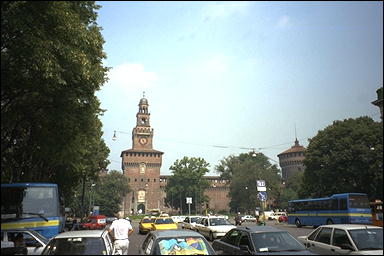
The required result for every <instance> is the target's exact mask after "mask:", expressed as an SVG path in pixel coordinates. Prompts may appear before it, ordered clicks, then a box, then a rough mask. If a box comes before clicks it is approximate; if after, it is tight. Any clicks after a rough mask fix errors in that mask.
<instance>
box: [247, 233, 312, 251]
mask: <svg viewBox="0 0 384 256" xmlns="http://www.w3.org/2000/svg"><path fill="white" fill-rule="evenodd" d="M252 241H253V244H254V246H255V248H256V251H257V252H283V251H302V250H305V247H304V246H303V245H302V244H300V243H299V242H298V241H297V240H296V239H295V238H293V237H292V236H291V235H290V234H289V233H288V232H264V233H252Z"/></svg>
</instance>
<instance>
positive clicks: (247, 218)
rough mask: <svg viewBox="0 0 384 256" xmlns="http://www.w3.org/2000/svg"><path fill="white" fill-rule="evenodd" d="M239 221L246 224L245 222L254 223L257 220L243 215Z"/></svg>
mask: <svg viewBox="0 0 384 256" xmlns="http://www.w3.org/2000/svg"><path fill="white" fill-rule="evenodd" d="M241 220H242V221H244V222H246V221H256V220H257V219H256V217H254V216H252V215H244V216H242V217H241Z"/></svg>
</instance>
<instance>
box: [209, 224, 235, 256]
mask: <svg viewBox="0 0 384 256" xmlns="http://www.w3.org/2000/svg"><path fill="white" fill-rule="evenodd" d="M240 237H241V232H240V231H239V230H237V229H233V230H231V231H229V232H228V233H227V234H225V236H223V238H221V239H220V240H215V241H214V242H213V243H212V246H213V249H215V251H216V252H217V254H223V255H234V254H238V251H239V247H238V245H239V240H240Z"/></svg>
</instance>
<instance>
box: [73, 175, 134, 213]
mask: <svg viewBox="0 0 384 256" xmlns="http://www.w3.org/2000/svg"><path fill="white" fill-rule="evenodd" d="M92 184H96V185H95V186H93V187H91V185H92ZM82 188H83V187H82V184H78V185H77V186H76V187H75V188H74V189H73V191H72V196H71V197H69V198H68V200H67V202H66V203H67V207H70V208H71V209H72V211H73V212H74V213H75V214H76V216H83V212H82V210H81V200H79V198H80V197H81V194H82ZM129 192H130V188H129V186H128V179H127V177H125V176H124V175H123V174H122V173H121V172H119V171H116V170H112V171H109V172H108V173H107V175H106V176H100V177H97V178H95V179H94V180H89V181H87V182H85V194H84V205H85V208H86V212H89V210H91V209H89V207H91V208H92V206H93V205H96V206H99V207H100V214H105V215H107V216H114V215H115V214H116V213H117V212H118V211H120V208H121V203H122V201H123V197H124V196H126V195H127V194H128V193H129ZM90 201H91V202H90Z"/></svg>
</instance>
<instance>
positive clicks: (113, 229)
mask: <svg viewBox="0 0 384 256" xmlns="http://www.w3.org/2000/svg"><path fill="white" fill-rule="evenodd" d="M116 217H117V218H118V219H117V220H114V221H113V222H112V224H111V226H110V227H109V229H108V232H109V233H110V234H111V235H112V237H113V239H114V242H113V243H114V245H115V251H116V252H117V253H118V254H119V255H128V248H129V239H128V237H129V236H130V235H131V234H132V233H133V228H132V225H131V223H130V222H129V221H128V220H126V219H124V214H123V213H122V212H119V213H118V214H117V215H116Z"/></svg>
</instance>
